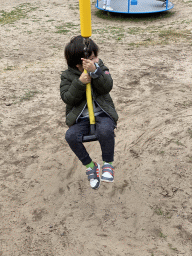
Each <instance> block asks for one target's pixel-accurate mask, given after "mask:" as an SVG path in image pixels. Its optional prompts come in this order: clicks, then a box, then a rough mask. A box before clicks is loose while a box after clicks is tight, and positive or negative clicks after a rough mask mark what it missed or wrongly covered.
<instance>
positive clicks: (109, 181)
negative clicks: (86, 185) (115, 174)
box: [101, 178, 114, 183]
mask: <svg viewBox="0 0 192 256" xmlns="http://www.w3.org/2000/svg"><path fill="white" fill-rule="evenodd" d="M101 181H104V182H108V183H112V182H114V179H113V180H109V179H105V178H101Z"/></svg>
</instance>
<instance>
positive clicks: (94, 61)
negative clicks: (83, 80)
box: [76, 52, 99, 72]
mask: <svg viewBox="0 0 192 256" xmlns="http://www.w3.org/2000/svg"><path fill="white" fill-rule="evenodd" d="M88 59H89V60H91V61H92V62H93V64H95V63H96V62H99V58H97V57H96V56H95V54H94V52H92V54H91V55H90V56H89V57H88ZM76 67H77V68H78V69H79V71H81V72H83V71H84V69H83V66H82V65H81V64H77V65H76Z"/></svg>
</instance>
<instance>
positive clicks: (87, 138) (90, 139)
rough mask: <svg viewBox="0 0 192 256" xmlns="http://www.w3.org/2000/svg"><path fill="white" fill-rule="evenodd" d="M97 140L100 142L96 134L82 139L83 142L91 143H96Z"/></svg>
mask: <svg viewBox="0 0 192 256" xmlns="http://www.w3.org/2000/svg"><path fill="white" fill-rule="evenodd" d="M96 140H98V138H97V137H96V135H95V134H90V135H86V136H83V139H82V141H83V142H91V141H96Z"/></svg>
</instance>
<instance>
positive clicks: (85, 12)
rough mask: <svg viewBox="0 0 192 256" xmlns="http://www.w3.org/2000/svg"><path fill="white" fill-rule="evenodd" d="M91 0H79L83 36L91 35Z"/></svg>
mask: <svg viewBox="0 0 192 256" xmlns="http://www.w3.org/2000/svg"><path fill="white" fill-rule="evenodd" d="M90 2H91V1H90V0H79V9H80V23H81V36H82V37H90V36H91V32H92V31H91V3H90Z"/></svg>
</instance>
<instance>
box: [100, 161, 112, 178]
mask: <svg viewBox="0 0 192 256" xmlns="http://www.w3.org/2000/svg"><path fill="white" fill-rule="evenodd" d="M101 180H102V181H105V182H113V181H114V167H113V166H112V165H111V164H108V163H105V164H104V165H103V166H102V176H101Z"/></svg>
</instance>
